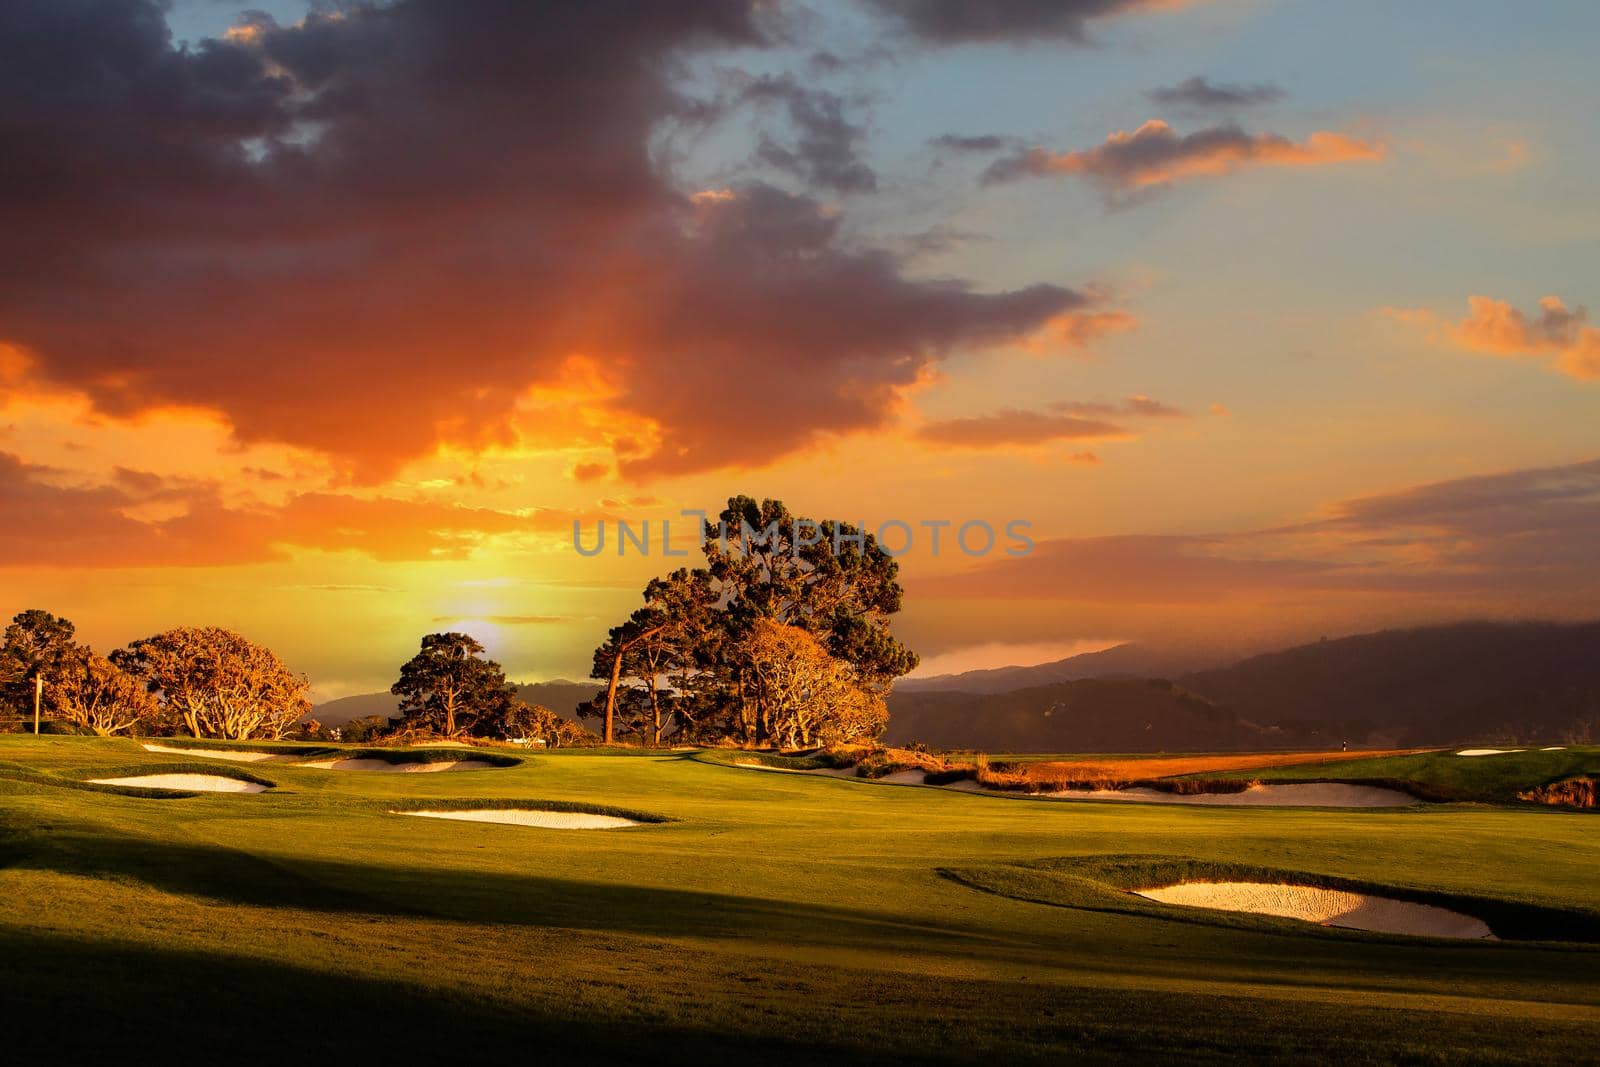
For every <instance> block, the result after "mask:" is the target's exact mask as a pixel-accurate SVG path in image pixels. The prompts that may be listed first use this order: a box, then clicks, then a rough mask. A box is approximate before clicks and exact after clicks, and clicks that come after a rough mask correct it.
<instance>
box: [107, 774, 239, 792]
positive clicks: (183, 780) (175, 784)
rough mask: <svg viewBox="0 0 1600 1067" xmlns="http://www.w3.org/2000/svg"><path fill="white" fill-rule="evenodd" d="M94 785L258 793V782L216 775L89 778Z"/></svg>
mask: <svg viewBox="0 0 1600 1067" xmlns="http://www.w3.org/2000/svg"><path fill="white" fill-rule="evenodd" d="M89 780H90V781H91V782H93V783H95V784H96V785H131V786H133V787H134V788H136V789H182V790H184V791H186V792H194V793H260V792H262V791H264V790H265V789H266V788H267V787H266V786H264V785H262V784H261V783H260V782H246V781H241V780H240V779H238V778H224V777H222V776H221V775H217V774H141V775H137V776H135V777H132V778H91V779H89Z"/></svg>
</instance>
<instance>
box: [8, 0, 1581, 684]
mask: <svg viewBox="0 0 1600 1067" xmlns="http://www.w3.org/2000/svg"><path fill="white" fill-rule="evenodd" d="M251 6H252V7H253V8H254V9H255V10H252V11H250V12H241V10H240V8H239V6H238V0H234V2H232V3H211V2H199V0H175V2H174V3H172V4H170V5H162V4H157V3H153V2H146V0H100V2H88V0H0V235H3V236H0V239H3V249H4V253H5V254H4V256H3V257H0V589H3V590H4V592H5V595H4V597H0V609H3V611H4V614H5V615H6V616H9V615H11V614H13V613H14V612H16V611H18V610H21V609H22V608H27V607H42V608H46V609H48V610H51V611H53V612H56V613H59V614H64V615H66V616H68V617H69V618H71V619H72V620H74V621H75V622H76V623H77V624H78V627H79V631H80V633H81V634H82V635H83V636H84V637H85V638H86V639H88V640H89V641H91V642H93V643H94V644H96V645H97V646H99V647H101V648H103V649H104V648H111V647H115V646H117V645H121V644H123V643H125V642H127V641H129V640H131V639H133V638H137V637H141V636H145V635H147V634H150V633H153V632H155V631H158V630H160V629H163V628H166V627H169V626H174V625H179V624H217V625H224V626H228V627H232V628H235V629H238V630H240V631H241V632H243V633H245V634H247V635H248V636H250V637H253V638H255V639H258V640H260V641H263V642H265V643H267V644H269V645H271V646H273V647H274V648H275V649H276V650H277V651H278V652H279V653H280V654H281V655H282V656H283V658H284V659H285V660H286V661H287V662H288V663H289V664H290V665H291V666H292V667H294V668H295V669H297V670H300V671H304V672H306V673H308V674H309V675H310V676H311V679H312V682H313V685H314V692H315V694H316V695H317V696H318V697H319V698H330V697H337V696H342V695H346V694H349V693H356V692H364V691H371V690H374V689H381V688H386V687H387V686H388V685H389V683H390V682H392V681H393V679H394V675H395V672H396V667H397V665H398V664H399V663H400V662H402V661H403V660H404V659H406V658H407V657H408V656H409V655H410V654H411V653H412V652H413V651H415V648H416V644H417V640H418V637H419V636H420V635H421V634H423V633H425V632H429V631H432V630H440V629H460V630H465V631H467V632H470V633H472V634H474V635H476V636H478V637H480V638H481V639H483V640H484V641H485V642H486V644H487V645H488V647H489V649H490V651H491V653H492V654H494V655H495V656H496V658H498V659H500V660H501V661H502V662H503V663H504V664H505V665H506V667H507V669H508V671H509V672H510V674H511V675H512V676H513V677H515V678H518V679H522V680H535V679H548V678H555V677H582V676H583V675H585V674H587V671H588V665H589V653H590V651H591V650H592V649H593V647H594V646H595V644H596V643H597V641H598V640H599V639H601V638H602V637H603V636H604V633H605V630H606V629H607V627H609V626H610V625H612V624H614V623H615V622H616V621H618V620H619V618H620V617H621V616H623V615H625V614H626V613H627V612H628V611H629V610H631V609H632V608H633V607H635V606H636V605H637V603H638V594H639V589H640V587H641V585H642V583H643V582H644V581H645V580H646V579H647V578H648V577H650V576H651V575H653V574H656V573H661V572H664V571H666V570H668V569H670V568H671V567H673V566H676V565H679V563H680V561H677V560H667V559H663V558H660V557H659V555H658V556H657V557H656V558H649V559H644V558H638V557H636V556H629V557H627V558H623V559H618V558H617V557H616V555H615V553H614V552H612V551H608V552H606V553H603V554H601V555H600V556H597V557H594V558H584V557H581V556H579V555H578V553H577V552H575V551H574V549H573V545H572V523H573V521H574V520H575V519H576V520H580V521H581V522H582V523H583V524H584V529H585V531H586V534H585V536H586V539H589V540H592V535H593V530H594V525H595V523H596V522H597V521H599V520H601V519H605V520H607V521H615V520H617V519H626V520H629V521H631V522H633V523H635V524H639V523H641V522H643V521H645V520H651V521H653V522H655V523H657V527H656V530H657V532H659V522H660V520H661V519H663V518H674V519H676V518H677V516H678V515H679V512H680V510H681V509H685V508H691V509H692V508H700V509H707V510H710V511H712V512H715V511H716V510H717V509H718V508H719V507H720V506H721V504H722V503H723V502H724V501H725V500H726V498H727V497H728V496H730V495H732V494H735V493H746V494H749V495H752V496H757V497H768V496H771V497H778V498H781V499H783V500H784V501H785V502H786V503H787V504H788V505H789V506H790V507H791V508H792V509H793V510H794V511H795V512H797V513H799V514H805V515H811V516H815V517H818V518H839V519H844V520H848V521H852V522H862V523H865V524H866V525H867V526H868V527H869V528H875V527H877V526H878V525H879V524H881V523H883V522H885V521H887V520H892V519H897V520H901V521H903V522H906V523H908V524H911V525H912V526H914V527H915V526H918V524H920V523H922V522H924V521H931V520H952V521H953V522H954V523H955V524H957V525H959V524H960V523H962V522H964V521H967V520H972V519H982V520H985V521H988V522H990V523H992V524H993V525H994V526H995V527H997V528H998V527H1002V526H1003V525H1004V524H1005V523H1007V522H1009V521H1012V520H1019V519H1020V520H1026V521H1028V522H1030V523H1031V524H1032V525H1031V530H1030V532H1031V534H1032V536H1033V538H1034V540H1035V541H1036V542H1037V547H1036V549H1035V551H1034V552H1033V554H1032V555H1030V556H1028V557H1026V558H1022V559H1008V558H1006V557H1005V556H1004V555H1003V554H1002V553H1000V552H999V551H997V552H995V553H994V554H992V555H990V556H988V557H985V558H981V559H974V558H968V557H966V556H964V555H962V554H961V553H960V552H958V551H952V550H951V549H950V546H949V545H948V543H947V544H946V545H945V546H944V548H945V550H944V551H943V552H941V553H940V555H939V556H938V557H937V558H935V557H934V556H933V555H932V553H931V551H929V546H928V543H927V540H926V539H925V538H921V539H919V541H918V542H917V544H916V545H915V546H914V547H913V549H912V551H910V552H909V553H907V554H906V555H904V556H903V557H901V565H902V577H903V580H904V583H905V585H906V589H907V607H906V610H905V611H904V613H903V614H902V616H900V618H899V619H898V620H897V625H896V628H897V631H898V632H899V633H900V634H901V636H902V637H903V638H905V639H906V640H907V641H908V642H909V643H910V644H911V645H912V647H914V648H916V649H917V650H918V651H919V652H920V653H921V654H922V655H923V658H924V661H925V665H924V668H923V670H922V672H921V673H934V672H938V671H944V670H958V669H966V668H970V667H980V666H995V665H1000V664H1004V663H1020V662H1038V661H1042V660H1047V659H1053V658H1058V657H1060V656H1062V655H1066V654H1068V653H1070V652H1072V651H1076V650H1083V649H1089V648H1097V647H1104V646H1106V645H1108V644H1112V643H1115V642H1118V641H1124V640H1139V641H1148V642H1154V643H1157V644H1164V645H1185V646H1200V647H1204V648H1208V649H1215V650H1219V651H1222V650H1236V651H1247V650H1257V649H1261V648H1266V647H1272V646H1275V645H1281V644H1286V643H1290V642H1293V641H1298V640H1302V639H1307V638H1315V637H1316V636H1318V635H1322V634H1336V633H1349V632H1357V631H1361V630H1366V629H1375V628H1380V627H1383V626H1389V625H1395V624H1400V623H1408V622H1417V621H1438V620H1445V619H1455V618H1465V617H1519V618H1520V617H1550V618H1578V617H1592V616H1594V615H1597V614H1600V611H1597V610H1596V608H1595V605H1596V604H1597V603H1600V600H1597V596H1600V552H1597V551H1596V548H1595V546H1596V544H1597V543H1600V540H1597V538H1600V326H1597V325H1595V324H1592V323H1591V321H1590V320H1589V318H1588V316H1587V314H1586V312H1585V310H1584V305H1585V304H1586V303H1588V302H1591V301H1595V300H1600V261H1597V251H1600V197H1597V196H1596V178H1595V176H1596V174H1600V78H1597V77H1596V76H1595V70H1594V49H1595V41H1596V40H1597V36H1600V6H1597V5H1596V4H1594V3H1593V2H1592V0H1574V2H1571V3H1561V2H1555V0H1546V2H1541V3H1538V4H1534V5H1509V4H1504V3H1499V2H1481V3H1478V2H1469V0H1436V2H1422V0H1415V2H1408V3H1405V4H1399V5H1396V4H1391V3H1378V2H1371V3H1367V2H1359V0H1357V2H1350V3H1340V4H1329V3H1314V2H1309V0H1307V2H1291V0H1210V2H1206V0H1190V2H1184V0H1054V2H1049V0H994V2H989V3H968V2H965V0H920V2H919V0H804V2H794V0H700V2H696V3H681V2H677V0H626V2H624V0H616V2H604V0H601V2H592V3H586V4H581V5H578V4H531V3H510V2H505V3H480V2H462V0H426V2H423V0H417V2H407V0H402V2H397V3H378V4H357V3H349V4H343V3H327V4H321V3H318V4H312V5H307V4H306V3H292V2H283V0H275V2H268V0H252V3H251ZM675 526H676V528H677V529H678V530H681V529H683V528H684V520H682V519H677V522H676V523H675ZM947 536H948V535H947ZM1003 544H1004V540H1003V539H1002V545H1003ZM608 547H609V546H608Z"/></svg>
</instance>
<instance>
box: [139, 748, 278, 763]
mask: <svg viewBox="0 0 1600 1067" xmlns="http://www.w3.org/2000/svg"><path fill="white" fill-rule="evenodd" d="M140 747H142V748H143V749H144V750H145V751H146V752H166V753H168V754H170V755H174V756H200V757H202V758H204V759H225V760H231V761H232V762H234V763H260V762H262V761H263V760H281V759H285V758H287V757H285V756H283V755H280V754H278V753H273V752H245V751H243V750H229V751H224V750H223V749H217V748H174V747H172V746H170V745H142V746H140Z"/></svg>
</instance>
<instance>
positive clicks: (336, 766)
mask: <svg viewBox="0 0 1600 1067" xmlns="http://www.w3.org/2000/svg"><path fill="white" fill-rule="evenodd" d="M295 766H297V767H315V768H316V769H318V770H322V771H379V772H383V773H389V774H434V773H436V772H439V771H487V770H492V769H494V764H492V763H488V762H485V761H484V760H481V759H462V760H439V761H438V762H435V763H424V762H422V761H421V760H413V761H411V762H408V763H390V762H389V761H388V760H382V759H323V760H313V761H312V762H310V763H297V764H295Z"/></svg>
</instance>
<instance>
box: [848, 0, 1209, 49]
mask: <svg viewBox="0 0 1600 1067" xmlns="http://www.w3.org/2000/svg"><path fill="white" fill-rule="evenodd" d="M864 2H865V3H866V4H867V6H868V7H870V8H874V9H876V10H877V11H879V12H881V13H883V14H885V15H889V16H891V17H892V18H894V19H895V20H896V21H898V22H899V23H900V24H901V25H902V26H903V27H904V28H905V29H906V31H907V32H909V33H910V34H912V35H913V36H914V37H917V38H919V39H921V40H923V41H926V42H928V43H930V44H939V45H956V44H981V43H986V42H992V41H1030V40H1037V39H1052V38H1053V39H1059V40H1068V41H1077V42H1082V41H1084V40H1085V39H1086V37H1087V32H1086V31H1087V24H1088V23H1089V22H1090V21H1092V20H1094V19H1100V18H1110V17H1114V16H1117V15H1125V14H1131V13H1134V12H1138V11H1151V10H1158V9H1161V8H1175V7H1182V6H1185V2H1184V0H864Z"/></svg>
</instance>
